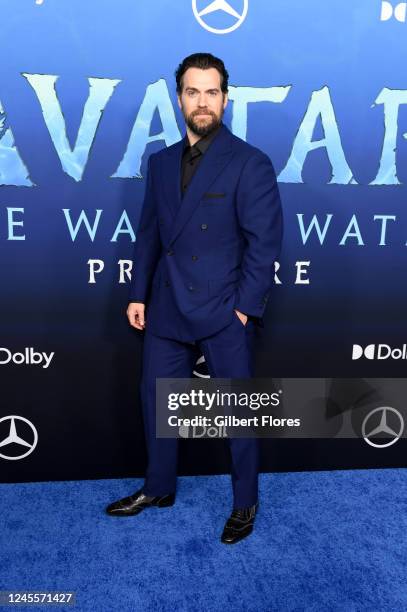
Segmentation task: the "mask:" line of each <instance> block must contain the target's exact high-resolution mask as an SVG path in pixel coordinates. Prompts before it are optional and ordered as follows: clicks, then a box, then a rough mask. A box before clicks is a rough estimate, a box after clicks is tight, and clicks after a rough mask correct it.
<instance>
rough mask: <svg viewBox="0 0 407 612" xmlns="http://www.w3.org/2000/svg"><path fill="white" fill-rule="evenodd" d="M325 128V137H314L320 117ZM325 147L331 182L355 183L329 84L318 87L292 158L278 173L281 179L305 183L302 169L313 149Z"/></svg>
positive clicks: (296, 141) (297, 138) (300, 130)
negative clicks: (330, 169) (344, 149)
mask: <svg viewBox="0 0 407 612" xmlns="http://www.w3.org/2000/svg"><path fill="white" fill-rule="evenodd" d="M319 117H320V118H321V123H322V126H323V129H324V134H325V138H322V139H321V140H315V141H313V140H312V135H313V132H314V129H315V126H316V123H317V120H318V118H319ZM321 147H324V148H325V149H326V152H327V155H328V158H329V161H330V163H331V166H332V178H331V180H330V181H329V184H330V185H332V184H334V183H336V184H340V185H347V184H349V183H351V182H352V183H354V182H355V181H354V180H353V177H352V171H351V169H350V168H349V166H348V163H347V161H346V159H345V154H344V152H343V149H342V143H341V137H340V134H339V128H338V124H337V122H336V117H335V111H334V109H333V106H332V101H331V96H330V93H329V89H328V87H323V88H322V89H320V90H319V91H314V92H313V93H312V96H311V100H310V103H309V105H308V108H307V111H306V113H305V116H304V119H303V120H302V123H301V125H300V128H299V130H298V133H297V136H296V138H295V141H294V145H293V148H292V151H291V155H290V158H289V160H288V162H287V164H286V166H285V168H283V170H282V171H281V172H280V174H279V176H278V180H279V181H280V182H281V183H303V179H302V169H303V166H304V162H305V159H306V157H307V155H308V153H309V152H310V151H313V150H314V149H319V148H321Z"/></svg>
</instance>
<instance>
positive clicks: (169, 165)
mask: <svg viewBox="0 0 407 612" xmlns="http://www.w3.org/2000/svg"><path fill="white" fill-rule="evenodd" d="M182 148H183V141H182V140H180V141H179V142H177V143H175V144H174V145H171V146H169V147H167V148H166V149H162V150H161V151H159V152H157V153H153V154H152V155H150V157H149V160H148V168H147V181H146V190H145V196H144V202H143V207H142V211H141V217H140V222H139V226H138V231H137V236H136V243H135V251H134V258H133V269H132V280H131V284H130V293H129V298H130V300H131V301H137V302H143V303H144V304H145V305H146V311H145V315H146V328H147V327H148V329H149V331H151V332H152V333H154V334H156V335H158V336H163V337H167V338H173V339H178V340H183V341H194V340H196V339H198V338H203V337H205V336H209V335H211V334H213V333H216V332H217V331H219V330H220V329H222V328H223V327H225V326H226V325H228V324H229V323H230V322H231V321H232V317H234V316H237V315H236V314H235V313H234V309H237V310H240V311H241V312H243V313H245V314H247V315H252V316H254V317H260V319H261V318H262V316H263V313H264V310H265V307H266V303H267V299H268V296H269V293H270V290H271V288H272V285H273V282H274V262H275V260H276V259H277V258H278V255H279V252H280V248H281V239H282V231H283V220H282V210H281V203H280V197H279V191H278V185H277V180H276V175H275V172H274V168H273V165H272V163H271V161H270V159H269V157H268V156H267V155H266V154H265V153H263V152H262V151H261V150H260V149H258V148H257V147H254V146H252V145H250V144H249V143H246V142H245V141H244V140H242V139H241V138H238V137H237V136H235V135H234V134H233V133H232V132H231V131H230V130H229V129H228V128H227V126H226V125H225V124H223V123H222V126H221V129H220V130H219V132H218V134H217V135H216V136H215V138H214V140H213V141H212V142H211V144H210V145H209V147H208V149H207V151H206V152H205V154H204V156H203V158H202V160H201V161H200V165H199V167H198V169H197V171H196V173H195V174H194V176H193V177H192V180H191V182H190V184H189V186H188V188H187V190H186V193H185V195H184V197H183V199H181V157H182Z"/></svg>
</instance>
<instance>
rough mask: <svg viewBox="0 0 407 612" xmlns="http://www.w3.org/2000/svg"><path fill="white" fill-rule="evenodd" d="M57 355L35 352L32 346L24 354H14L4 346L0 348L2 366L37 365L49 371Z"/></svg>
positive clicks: (0, 363)
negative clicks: (11, 364)
mask: <svg viewBox="0 0 407 612" xmlns="http://www.w3.org/2000/svg"><path fill="white" fill-rule="evenodd" d="M54 355H55V353H54V352H52V353H44V351H41V352H38V351H35V350H34V348H33V347H32V346H27V347H25V349H24V352H23V353H19V352H14V353H13V352H12V351H10V349H8V348H5V347H4V346H2V347H0V365H5V364H9V363H14V364H15V365H35V366H40V367H41V368H44V370H45V369H47V368H48V366H49V364H50V363H51V361H52V358H53V357H54Z"/></svg>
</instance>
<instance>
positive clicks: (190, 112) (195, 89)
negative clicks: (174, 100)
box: [178, 68, 228, 136]
mask: <svg viewBox="0 0 407 612" xmlns="http://www.w3.org/2000/svg"><path fill="white" fill-rule="evenodd" d="M220 80H221V75H220V73H219V72H218V70H216V68H208V69H207V70H201V69H200V68H188V70H187V71H186V72H185V73H184V75H183V88H182V93H181V95H180V96H178V106H179V107H180V109H181V110H182V113H183V115H184V119H185V123H186V124H187V126H188V127H189V129H190V130H191V131H192V132H194V134H196V135H197V136H206V135H207V134H209V133H210V132H211V131H212V130H214V129H215V128H216V127H217V126H218V125H219V124H220V122H221V120H222V117H223V113H224V110H225V108H226V105H227V102H228V96H227V94H223V93H222V91H221V88H220Z"/></svg>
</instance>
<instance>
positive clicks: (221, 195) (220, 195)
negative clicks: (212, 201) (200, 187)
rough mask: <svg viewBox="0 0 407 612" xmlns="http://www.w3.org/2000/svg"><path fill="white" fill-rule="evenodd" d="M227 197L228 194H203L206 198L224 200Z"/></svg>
mask: <svg viewBox="0 0 407 612" xmlns="http://www.w3.org/2000/svg"><path fill="white" fill-rule="evenodd" d="M225 196H226V193H215V192H209V191H207V192H206V193H204V194H203V197H204V198H224V197H225Z"/></svg>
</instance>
